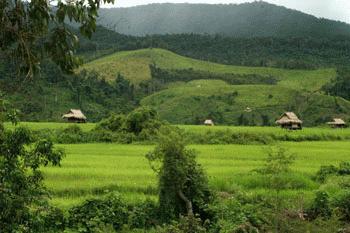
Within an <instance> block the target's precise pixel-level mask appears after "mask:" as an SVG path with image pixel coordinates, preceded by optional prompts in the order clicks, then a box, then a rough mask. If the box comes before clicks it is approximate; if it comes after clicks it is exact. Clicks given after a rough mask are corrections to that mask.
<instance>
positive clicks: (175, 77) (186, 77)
mask: <svg viewBox="0 0 350 233" xmlns="http://www.w3.org/2000/svg"><path fill="white" fill-rule="evenodd" d="M150 70H151V76H152V79H156V80H159V81H160V82H162V83H169V82H177V81H182V82H189V81H192V80H198V79H217V80H222V81H225V82H227V83H228V84H231V85H244V84H247V85H249V84H267V85H273V84H276V83H277V79H276V78H275V77H272V76H263V75H259V74H229V73H227V74H217V73H211V72H205V71H196V70H193V69H184V70H165V69H162V68H159V67H157V66H156V64H151V65H150Z"/></svg>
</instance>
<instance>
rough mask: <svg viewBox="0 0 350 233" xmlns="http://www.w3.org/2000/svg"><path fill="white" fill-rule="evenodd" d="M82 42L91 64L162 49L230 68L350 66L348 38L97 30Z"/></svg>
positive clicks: (80, 51)
mask: <svg viewBox="0 0 350 233" xmlns="http://www.w3.org/2000/svg"><path fill="white" fill-rule="evenodd" d="M80 40H81V43H80V49H79V50H78V52H79V53H80V54H84V56H85V57H86V58H87V59H88V60H91V59H94V58H99V57H101V56H103V55H106V54H111V53H113V52H116V51H126V50H135V49H143V48H163V49H167V50H170V51H172V52H175V53H177V54H180V55H182V56H186V57H191V58H195V59H199V60H204V61H211V62H216V63H222V64H229V65H243V66H259V67H261V66H263V67H279V68H285V69H304V70H312V69H315V68H318V67H333V66H339V65H344V66H347V65H349V64H350V63H349V55H348V54H347V53H344V51H349V49H350V40H349V36H347V37H342V36H333V37H331V38H324V37H309V36H295V35H293V36H292V37H288V38H278V37H275V36H267V37H256V38H234V37H228V36H225V35H201V34H169V35H152V36H142V37H135V36H128V35H122V34H118V33H116V32H113V31H110V30H108V29H106V28H103V27H101V26H98V27H97V28H96V33H95V34H93V36H92V38H91V41H90V40H86V39H84V38H83V37H81V38H80ZM320 51H322V52H320Z"/></svg>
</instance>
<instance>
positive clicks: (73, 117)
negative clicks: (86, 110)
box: [62, 109, 86, 123]
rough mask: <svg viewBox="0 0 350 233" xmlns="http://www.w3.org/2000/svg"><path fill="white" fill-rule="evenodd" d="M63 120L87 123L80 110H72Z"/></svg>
mask: <svg viewBox="0 0 350 233" xmlns="http://www.w3.org/2000/svg"><path fill="white" fill-rule="evenodd" d="M62 118H63V119H67V121H68V122H72V123H86V117H85V115H84V114H83V113H82V112H81V110H80V109H71V110H69V112H67V113H66V114H64V115H63V116H62Z"/></svg>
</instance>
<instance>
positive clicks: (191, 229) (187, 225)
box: [157, 216, 207, 233]
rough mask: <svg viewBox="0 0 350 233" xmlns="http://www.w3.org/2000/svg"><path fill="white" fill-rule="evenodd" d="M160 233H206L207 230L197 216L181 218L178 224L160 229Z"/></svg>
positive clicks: (173, 223) (174, 223)
mask: <svg viewBox="0 0 350 233" xmlns="http://www.w3.org/2000/svg"><path fill="white" fill-rule="evenodd" d="M157 232H158V233H206V232H207V229H206V228H205V227H204V226H203V224H202V220H201V219H200V218H199V217H195V216H187V217H183V216H181V217H180V219H179V221H178V222H172V224H170V225H168V226H166V227H164V228H160V229H158V230H157Z"/></svg>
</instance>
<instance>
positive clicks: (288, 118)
mask: <svg viewBox="0 0 350 233" xmlns="http://www.w3.org/2000/svg"><path fill="white" fill-rule="evenodd" d="M276 124H278V125H280V126H281V127H282V128H285V129H292V130H295V129H302V126H301V125H302V124H303V122H302V121H301V120H300V119H299V118H298V116H297V115H296V114H295V113H294V112H285V113H284V114H283V115H282V116H281V117H280V119H279V120H277V121H276Z"/></svg>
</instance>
